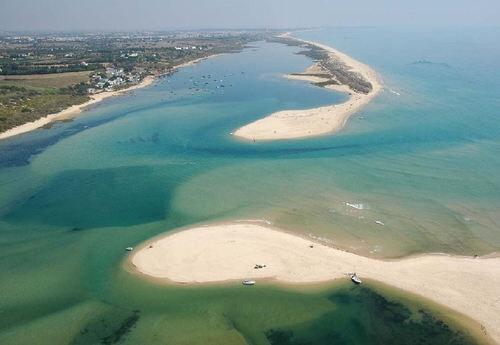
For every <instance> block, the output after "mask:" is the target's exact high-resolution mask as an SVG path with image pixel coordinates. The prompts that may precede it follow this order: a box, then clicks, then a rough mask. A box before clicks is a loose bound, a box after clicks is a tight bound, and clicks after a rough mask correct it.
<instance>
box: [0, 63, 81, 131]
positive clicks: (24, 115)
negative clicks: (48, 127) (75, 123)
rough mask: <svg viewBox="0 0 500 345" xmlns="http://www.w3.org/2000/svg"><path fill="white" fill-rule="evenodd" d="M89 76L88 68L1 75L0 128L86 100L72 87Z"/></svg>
mask: <svg viewBox="0 0 500 345" xmlns="http://www.w3.org/2000/svg"><path fill="white" fill-rule="evenodd" d="M88 78H89V72H72V73H60V74H38V75H23V76H7V77H1V78H0V132H3V131H6V130H8V129H10V128H13V127H15V126H19V125H21V124H23V123H26V122H30V121H34V120H37V119H39V118H41V117H43V116H46V115H49V114H52V113H56V112H59V111H61V110H63V109H65V108H67V107H69V106H71V105H74V104H80V103H83V102H85V101H87V100H88V99H89V97H88V96H86V95H80V94H78V93H75V91H74V90H73V89H72V88H71V87H72V86H74V85H76V84H78V83H81V82H86V81H87V80H88Z"/></svg>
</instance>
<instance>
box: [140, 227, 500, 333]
mask: <svg viewBox="0 0 500 345" xmlns="http://www.w3.org/2000/svg"><path fill="white" fill-rule="evenodd" d="M311 246H313V247H312V248H311ZM131 263H132V264H133V265H134V266H135V268H136V269H137V270H138V271H140V272H141V273H143V274H145V275H148V276H151V277H155V278H161V279H165V282H170V283H210V282H221V281H226V280H234V279H238V280H240V279H247V278H255V279H257V281H258V279H264V278H266V279H274V280H277V281H280V282H287V283H314V282H324V281H329V280H333V279H348V277H347V276H346V273H348V272H356V273H357V274H358V276H359V277H360V278H361V279H363V278H369V279H374V280H377V281H380V282H383V283H385V284H388V285H391V286H394V287H397V288H400V289H403V290H405V291H409V292H411V293H414V294H417V295H420V296H423V297H425V298H428V299H430V300H433V301H435V302H437V303H439V304H442V305H444V306H447V307H449V308H451V309H454V310H456V311H458V312H460V313H463V314H465V315H468V316H469V317H471V318H472V319H474V320H476V321H477V322H478V323H480V324H481V325H483V326H484V327H485V328H486V332H487V333H488V334H489V336H491V337H492V338H493V339H495V340H496V341H497V342H500V327H499V325H500V257H490V258H472V257H460V256H450V255H440V254H428V255H422V256H418V257H411V258H406V259H401V260H391V261H382V260H376V259H371V258H366V257H363V256H359V255H356V254H353V253H349V252H345V251H342V250H339V249H335V248H332V247H329V246H326V245H324V244H321V243H317V242H314V241H312V240H309V239H306V238H303V237H299V236H297V235H292V234H289V233H286V232H282V231H279V230H276V229H272V228H270V227H267V226H263V225H260V224H256V223H243V222H238V223H232V224H218V225H209V226H202V227H196V228H191V229H188V230H184V231H180V232H176V233H173V234H170V235H169V234H167V235H166V236H164V237H159V238H156V239H152V240H151V241H150V242H148V243H146V244H145V245H144V246H143V247H141V248H140V249H138V250H137V251H136V252H134V254H133V255H132V256H131ZM256 264H259V265H266V267H264V268H261V269H254V265H256Z"/></svg>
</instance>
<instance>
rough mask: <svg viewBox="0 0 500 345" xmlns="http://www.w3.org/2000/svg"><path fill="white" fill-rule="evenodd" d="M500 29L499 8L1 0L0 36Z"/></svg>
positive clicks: (264, 0) (326, 0) (453, 3)
mask: <svg viewBox="0 0 500 345" xmlns="http://www.w3.org/2000/svg"><path fill="white" fill-rule="evenodd" d="M353 25H354V26H358V25H361V26H371V25H375V26H381V25H386V26H387V25H388V26H394V25H409V26H420V25H431V26H492V25H494V26H500V0H343V1H337V0H274V1H273V0H0V30H147V29H153V30H159V29H173V28H185V29H187V28H249V27H304V26H353Z"/></svg>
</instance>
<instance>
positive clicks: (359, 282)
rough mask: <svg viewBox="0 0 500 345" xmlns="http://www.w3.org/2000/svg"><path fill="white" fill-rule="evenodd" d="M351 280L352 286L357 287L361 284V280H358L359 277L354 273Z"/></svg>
mask: <svg viewBox="0 0 500 345" xmlns="http://www.w3.org/2000/svg"><path fill="white" fill-rule="evenodd" d="M351 280H352V282H353V283H354V284H357V285H359V284H361V283H362V281H361V279H359V277H358V276H357V275H356V273H353V274H351Z"/></svg>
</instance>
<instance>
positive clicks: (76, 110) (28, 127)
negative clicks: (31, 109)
mask: <svg viewBox="0 0 500 345" xmlns="http://www.w3.org/2000/svg"><path fill="white" fill-rule="evenodd" d="M218 55H220V54H214V55H209V56H204V57H200V58H197V59H194V60H191V61H187V62H183V63H181V64H178V65H175V66H173V67H172V70H171V72H173V71H176V70H178V69H180V68H184V67H188V66H192V65H194V64H196V63H198V62H200V61H203V60H205V59H207V58H211V57H215V56H218ZM169 73H170V72H169ZM163 75H165V73H164V74H154V75H148V76H146V77H144V79H143V80H142V81H141V82H140V83H138V84H135V85H132V86H130V87H127V88H125V89H121V90H116V91H104V92H101V93H98V94H94V95H90V96H89V97H90V100H88V101H87V102H84V103H82V104H75V105H72V106H70V107H68V108H66V109H64V110H61V111H60V112H58V113H54V114H49V115H46V116H44V117H41V118H39V119H38V120H35V121H32V122H27V123H23V124H22V125H19V126H16V127H13V128H11V129H8V130H6V131H5V132H2V133H0V140H2V139H7V138H10V137H13V136H16V135H19V134H23V133H27V132H31V131H33V130H35V129H38V128H41V127H43V126H46V125H47V124H49V123H51V122H54V121H63V120H69V119H72V118H74V117H75V116H77V115H79V114H80V113H82V112H83V111H84V110H85V109H86V108H87V107H89V106H91V105H94V104H97V103H99V102H101V101H103V100H105V99H108V98H111V97H115V96H120V95H123V94H125V93H127V92H129V91H133V90H136V89H140V88H143V87H146V86H149V85H151V84H153V83H154V82H155V81H156V79H157V78H159V77H161V76H163Z"/></svg>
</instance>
